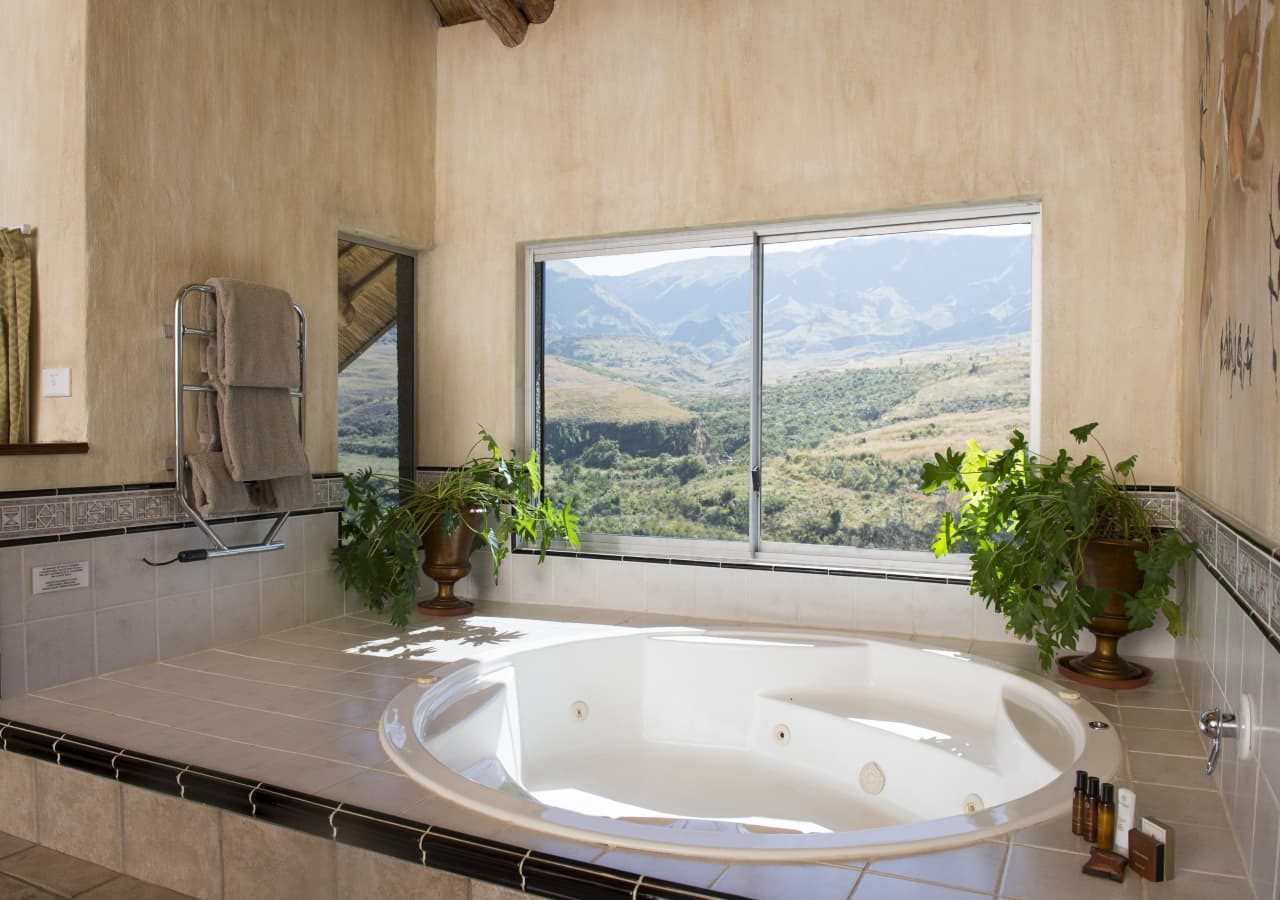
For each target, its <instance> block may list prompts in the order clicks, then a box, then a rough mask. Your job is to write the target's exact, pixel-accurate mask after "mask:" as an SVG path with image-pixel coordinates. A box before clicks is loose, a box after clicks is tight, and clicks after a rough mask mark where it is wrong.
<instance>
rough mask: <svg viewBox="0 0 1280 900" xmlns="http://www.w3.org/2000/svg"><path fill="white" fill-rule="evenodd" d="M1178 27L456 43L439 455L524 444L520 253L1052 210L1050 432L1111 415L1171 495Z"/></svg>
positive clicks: (573, 19) (815, 24)
mask: <svg viewBox="0 0 1280 900" xmlns="http://www.w3.org/2000/svg"><path fill="white" fill-rule="evenodd" d="M1182 16H1183V12H1182V10H1181V8H1180V7H1179V6H1178V5H1177V4H1166V3H1113V2H1109V0H1081V2H1072V3H1060V2H1056V0H1038V2H1013V0H972V2H966V3H950V4H943V3H936V2H932V0H911V2H902V3H894V4H874V3H849V2H845V0H797V2H788V3H775V2H769V0H704V2H698V3H688V2H682V0H651V2H646V3H642V4H641V3H631V2H625V0H591V2H584V0H578V2H566V3H564V4H562V5H561V7H557V10H556V14H555V16H554V17H553V18H552V19H551V21H550V22H548V23H547V24H546V25H545V26H543V27H541V28H539V29H537V31H536V32H534V33H532V34H531V35H530V37H529V39H528V40H527V41H526V42H525V44H524V45H522V46H521V47H520V48H519V50H518V51H514V52H512V51H507V50H505V49H503V48H502V47H501V46H500V45H499V44H498V43H497V42H496V41H494V40H493V36H492V34H491V33H490V32H489V30H488V29H487V28H486V27H485V26H484V25H483V24H475V25H464V26H460V27H456V28H449V29H446V30H444V31H442V32H441V33H440V37H439V99H438V106H437V117H438V118H437V121H438V135H437V137H438V140H437V155H436V167H437V168H436V172H437V192H438V193H437V207H436V211H437V217H436V234H437V236H438V242H437V245H436V248H435V249H434V250H433V251H432V252H431V253H430V254H429V255H428V257H427V261H426V262H427V264H426V268H427V270H428V275H427V277H428V282H427V284H428V293H429V297H430V303H431V304H433V306H432V309H433V315H434V316H435V318H434V320H433V325H434V327H433V330H432V332H431V333H430V334H428V335H427V336H426V340H425V346H424V348H423V352H424V357H425V358H426V359H428V360H431V361H432V362H431V369H430V377H429V378H426V377H424V378H423V383H422V388H423V390H424V393H425V399H424V400H423V404H424V406H425V407H426V408H429V409H431V410H432V411H433V413H435V415H434V416H433V418H432V421H433V422H434V423H437V424H436V425H435V426H433V427H432V428H431V429H430V430H426V429H424V430H423V431H422V432H421V433H420V437H421V439H422V443H423V447H422V450H421V451H420V456H421V458H422V459H421V461H422V462H424V463H430V464H442V463H448V462H450V461H453V460H454V459H456V457H457V456H458V454H460V453H461V452H462V451H463V450H465V449H466V447H467V446H468V445H469V443H470V441H471V439H472V434H473V427H472V423H473V422H475V421H477V420H480V421H483V422H485V423H486V424H488V425H489V426H490V427H491V428H493V429H495V430H496V431H497V433H498V434H499V435H500V436H502V437H503V438H506V437H509V436H510V435H511V431H512V427H513V426H512V422H513V419H514V407H513V404H514V400H515V386H514V382H513V377H514V373H513V369H514V366H513V362H512V361H513V358H514V357H513V353H514V351H513V347H514V343H515V336H514V328H515V317H516V313H515V310H516V299H515V295H516V290H517V284H518V277H519V276H518V257H517V249H516V246H517V243H518V242H521V241H530V240H542V239H549V238H559V237H566V236H580V235H597V234H608V233H615V232H628V231H642V230H648V229H664V228H678V227H682V226H700V225H713V224H718V223H729V222H742V221H753V220H756V221H758V220H770V219H782V218H788V217H798V216H822V215H839V214H848V213H861V212H869V211H874V210H886V209H910V208H913V207H920V206H925V205H936V204H953V203H961V202H969V201H992V200H1000V199H1008V198H1017V197H1040V198H1043V207H1044V219H1043V224H1044V294H1043V297H1044V372H1045V380H1044V394H1043V409H1044V415H1043V421H1042V434H1043V436H1044V444H1045V445H1052V446H1056V445H1059V444H1060V443H1062V442H1063V441H1064V440H1067V441H1069V437H1068V436H1067V434H1066V431H1067V429H1068V428H1070V427H1071V426H1074V425H1077V424H1080V423H1082V422H1085V421H1089V420H1090V419H1099V420H1101V421H1102V422H1103V423H1104V426H1105V428H1104V430H1103V432H1102V436H1103V437H1104V439H1106V440H1107V441H1108V445H1109V447H1110V448H1111V449H1112V450H1113V452H1114V451H1118V450H1119V451H1124V452H1128V451H1135V452H1138V453H1139V454H1140V455H1141V457H1142V459H1141V464H1140V467H1139V474H1140V475H1141V477H1142V478H1143V479H1144V480H1147V481H1152V482H1173V481H1176V480H1177V476H1178V428H1177V421H1176V417H1177V414H1178V402H1177V391H1176V389H1171V388H1170V385H1169V383H1168V379H1167V378H1166V377H1164V376H1163V375H1161V374H1160V373H1163V372H1168V371H1170V370H1172V369H1175V368H1176V365H1177V360H1178V357H1179V350H1180V346H1179V309H1180V302H1179V301H1180V299H1181V297H1182V293H1183V277H1184V270H1183V266H1182V260H1183V258H1184V225H1185V202H1186V192H1185V190H1184V187H1183V178H1184V169H1185V164H1184V162H1183V159H1182V156H1181V153H1180V152H1179V151H1178V150H1177V149H1176V148H1180V147H1181V146H1182V142H1183V141H1184V139H1185V138H1184V129H1185V113H1184V110H1183V108H1182V104H1181V98H1182V77H1181V73H1182V71H1183V58H1182V53H1181V48H1182V37H1183V35H1182V28H1183V19H1182ZM440 422H445V423H450V427H449V428H441V427H438V423H440Z"/></svg>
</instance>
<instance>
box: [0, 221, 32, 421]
mask: <svg viewBox="0 0 1280 900" xmlns="http://www.w3.org/2000/svg"><path fill="white" fill-rule="evenodd" d="M30 364H31V253H30V251H29V250H28V248H27V239H26V237H24V236H23V234H22V232H21V231H19V230H17V229H11V228H7V229H0V443H6V444H21V443H25V442H26V441H29V440H30V437H29V436H28V434H27V424H28V423H27V420H28V404H30V402H31V388H30V384H31V373H30Z"/></svg>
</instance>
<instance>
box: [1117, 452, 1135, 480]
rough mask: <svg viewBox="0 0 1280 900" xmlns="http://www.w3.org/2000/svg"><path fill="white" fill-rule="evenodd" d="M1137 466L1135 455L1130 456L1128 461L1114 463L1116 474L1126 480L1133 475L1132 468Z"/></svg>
mask: <svg viewBox="0 0 1280 900" xmlns="http://www.w3.org/2000/svg"><path fill="white" fill-rule="evenodd" d="M1137 464H1138V456H1137V454H1136V453H1135V454H1134V455H1133V456H1130V457H1129V458H1128V459H1122V460H1120V462H1118V463H1116V473H1117V474H1118V475H1120V476H1121V477H1122V478H1128V477H1129V476H1130V475H1132V474H1133V467H1134V466H1136V465H1137Z"/></svg>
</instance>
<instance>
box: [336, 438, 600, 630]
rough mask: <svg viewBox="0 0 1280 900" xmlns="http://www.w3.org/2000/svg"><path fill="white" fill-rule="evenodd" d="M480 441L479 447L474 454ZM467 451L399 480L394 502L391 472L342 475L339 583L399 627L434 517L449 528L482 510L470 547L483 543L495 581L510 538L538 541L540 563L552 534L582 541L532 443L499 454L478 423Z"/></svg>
mask: <svg viewBox="0 0 1280 900" xmlns="http://www.w3.org/2000/svg"><path fill="white" fill-rule="evenodd" d="M482 445H483V447H484V452H482V453H480V454H477V453H476V451H477V449H479V448H480V447H481V446H482ZM467 455H468V459H467V460H466V462H464V463H462V465H460V466H457V467H456V468H453V469H449V470H448V471H447V472H445V473H443V474H442V475H441V476H440V477H439V478H437V479H435V480H434V481H431V482H429V483H427V484H425V485H415V484H413V483H412V482H401V483H400V500H399V503H393V502H391V499H390V493H391V486H392V485H394V484H395V480H394V479H386V478H381V477H380V476H377V475H373V474H372V473H371V472H369V471H368V470H364V471H362V472H359V473H357V474H356V475H354V476H343V483H344V485H345V487H346V489H347V501H346V505H345V507H344V509H343V513H342V518H341V527H340V534H339V545H338V547H337V548H336V549H335V550H334V553H333V559H334V564H335V567H336V568H337V570H338V574H339V577H340V579H341V580H342V583H343V586H344V587H348V588H352V589H354V590H357V591H359V592H360V593H361V594H362V595H363V596H364V598H365V602H366V604H367V605H368V607H369V608H370V609H373V610H375V611H378V612H382V611H383V610H384V609H386V610H387V611H388V612H389V613H390V618H391V623H392V624H393V625H395V626H396V627H398V628H403V627H405V625H406V624H408V621H409V609H410V607H411V605H412V603H413V598H414V594H415V593H416V591H417V588H418V584H419V581H420V579H419V575H418V567H419V565H420V563H421V560H420V558H419V555H418V550H419V548H420V547H421V544H422V534H423V532H425V531H426V530H427V529H428V528H430V527H432V526H433V525H435V524H436V523H437V522H441V523H442V527H443V528H444V531H445V533H446V534H448V535H453V534H454V533H455V532H456V531H457V529H458V528H471V526H470V525H469V524H468V523H467V521H466V519H465V518H464V517H463V513H465V512H467V511H470V510H481V511H483V513H484V516H483V517H482V525H481V527H480V528H478V529H472V530H473V531H474V532H475V541H474V543H473V548H472V549H473V550H474V549H476V548H478V547H479V546H481V545H483V546H485V547H487V548H488V550H489V553H490V556H491V557H492V558H493V577H494V581H495V582H496V581H497V579H498V573H499V570H500V569H501V567H502V561H503V560H504V559H505V558H506V557H507V554H508V553H509V552H510V551H511V545H512V542H513V540H514V541H516V542H519V543H523V544H526V545H532V546H535V547H537V548H538V562H539V563H541V562H542V561H543V560H544V559H546V555H547V550H549V549H550V547H551V544H552V542H553V541H555V540H564V541H566V542H568V543H569V545H570V546H572V547H575V548H576V547H577V546H578V545H579V543H578V516H577V515H576V514H575V513H574V512H573V500H572V499H570V500H568V501H566V502H565V503H563V504H557V503H556V502H554V501H553V500H552V499H551V498H549V497H547V496H545V494H544V492H543V485H542V476H541V474H540V467H539V465H538V454H537V451H536V450H531V451H530V452H529V456H528V457H527V458H521V457H518V456H517V455H516V453H515V452H514V451H512V452H511V453H510V454H509V455H504V454H503V452H502V448H501V446H499V444H498V442H497V441H496V440H495V439H494V438H493V436H492V435H491V434H490V433H489V432H488V431H487V430H485V429H484V428H481V429H480V439H479V440H478V441H476V443H475V444H474V445H473V446H472V448H471V450H470V451H469V452H468V454H467Z"/></svg>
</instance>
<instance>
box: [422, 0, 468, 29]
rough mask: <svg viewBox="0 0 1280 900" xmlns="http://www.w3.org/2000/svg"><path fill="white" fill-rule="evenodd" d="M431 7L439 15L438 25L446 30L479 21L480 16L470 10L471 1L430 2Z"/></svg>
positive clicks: (432, 0) (438, 0)
mask: <svg viewBox="0 0 1280 900" xmlns="http://www.w3.org/2000/svg"><path fill="white" fill-rule="evenodd" d="M431 5H432V6H434V7H435V8H436V12H437V13H438V14H439V15H440V24H442V25H444V26H445V27H446V28H448V27H449V26H450V25H463V24H465V23H467V22H478V21H480V16H479V15H477V14H476V11H475V10H474V9H472V8H471V0H431Z"/></svg>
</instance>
